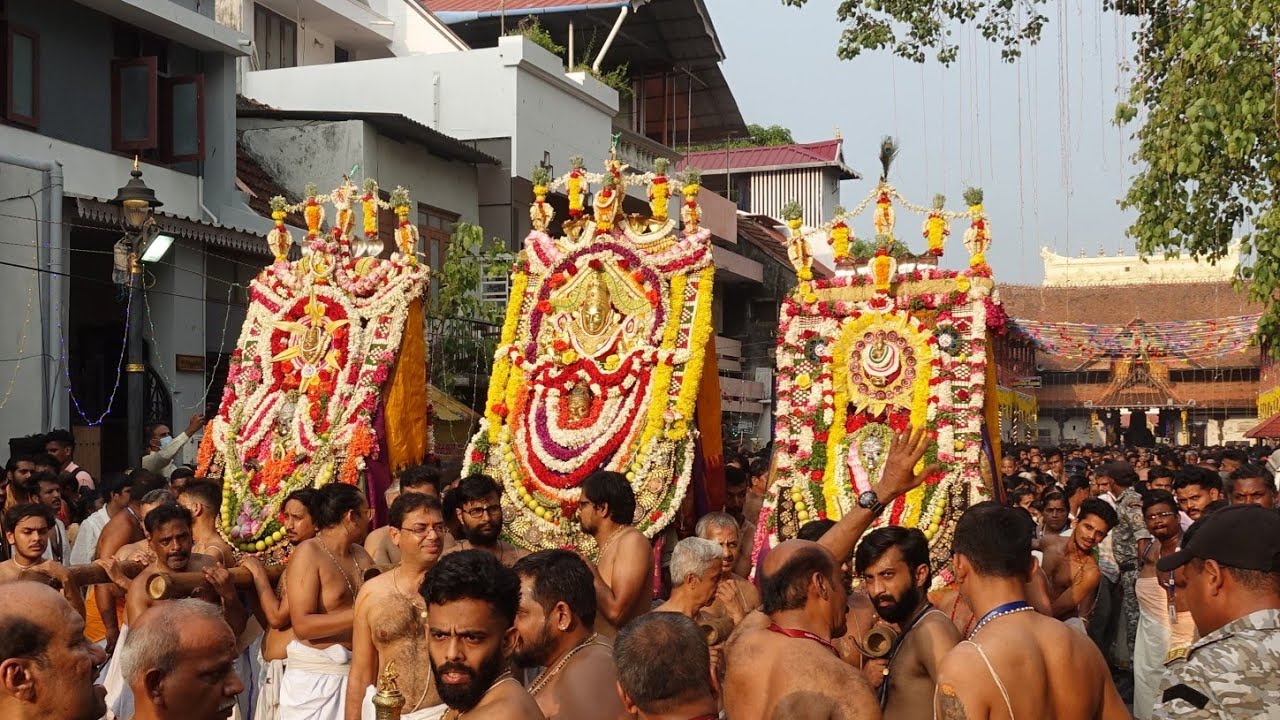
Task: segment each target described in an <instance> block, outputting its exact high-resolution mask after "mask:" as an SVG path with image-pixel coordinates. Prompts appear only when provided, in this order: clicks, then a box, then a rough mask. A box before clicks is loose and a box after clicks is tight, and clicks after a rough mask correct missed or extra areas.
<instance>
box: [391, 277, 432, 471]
mask: <svg viewBox="0 0 1280 720" xmlns="http://www.w3.org/2000/svg"><path fill="white" fill-rule="evenodd" d="M423 322H424V321H423V316H422V299H421V298H419V299H417V300H414V301H413V302H412V303H410V304H409V312H408V316H407V318H406V319H405V322H404V333H403V334H402V335H401V336H400V353H399V357H398V358H397V359H396V367H395V370H393V371H392V374H391V382H390V384H389V385H388V387H387V390H386V405H385V410H384V413H385V415H386V421H387V430H386V433H387V437H386V442H387V464H388V465H389V466H390V468H391V472H392V473H395V472H397V471H398V470H400V469H401V468H403V467H407V466H409V465H417V464H419V463H421V462H422V461H423V460H424V459H425V458H426V456H427V451H428V450H429V449H430V448H428V447H427V423H428V422H429V419H428V418H427V407H428V404H429V403H428V400H427V343H426V337H425V335H424V327H423Z"/></svg>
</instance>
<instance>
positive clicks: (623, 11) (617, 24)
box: [591, 5, 631, 73]
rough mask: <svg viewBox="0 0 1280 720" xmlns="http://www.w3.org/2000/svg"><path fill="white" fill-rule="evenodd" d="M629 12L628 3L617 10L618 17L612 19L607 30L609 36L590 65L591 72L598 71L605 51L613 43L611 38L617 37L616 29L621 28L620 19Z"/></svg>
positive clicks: (624, 18)
mask: <svg viewBox="0 0 1280 720" xmlns="http://www.w3.org/2000/svg"><path fill="white" fill-rule="evenodd" d="M629 12H631V6H630V5H623V6H622V9H621V10H619V11H618V19H617V20H614V21H613V28H612V29H610V30H609V37H607V38H605V39H604V46H603V47H601V48H600V54H599V55H597V56H596V61H595V62H594V63H592V65H591V72H595V73H598V72H600V63H602V62H604V56H605V53H607V52H609V46H610V45H613V39H614V38H616V37H618V31H619V30H621V29H622V21H623V20H626V19H627V13H629Z"/></svg>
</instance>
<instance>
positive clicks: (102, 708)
mask: <svg viewBox="0 0 1280 720" xmlns="http://www.w3.org/2000/svg"><path fill="white" fill-rule="evenodd" d="M106 660H107V654H106V653H105V652H103V650H102V648H100V647H98V646H97V645H96V644H94V643H92V642H90V641H89V640H88V639H86V638H85V636H84V618H83V617H81V616H80V614H79V613H77V612H76V611H75V610H73V609H72V608H71V604H70V603H68V602H67V601H66V598H64V597H62V595H61V594H59V593H58V591H57V590H54V589H53V588H51V587H48V586H47V585H43V584H40V583H35V582H30V581H25V580H19V581H15V582H9V583H5V584H3V585H0V718H4V719H5V720H46V719H49V718H59V719H60V720H97V718H100V717H102V715H103V714H104V713H105V712H106V711H107V705H106V702H105V700H104V697H105V696H106V690H104V689H103V688H102V686H101V685H95V684H94V679H95V678H96V677H97V674H98V666H99V665H101V664H102V663H104V662H106Z"/></svg>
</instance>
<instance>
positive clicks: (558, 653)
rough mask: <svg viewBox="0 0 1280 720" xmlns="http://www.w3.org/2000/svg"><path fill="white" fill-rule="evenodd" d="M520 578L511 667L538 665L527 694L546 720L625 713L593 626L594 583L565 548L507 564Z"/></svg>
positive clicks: (602, 718) (607, 718)
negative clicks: (539, 673)
mask: <svg viewBox="0 0 1280 720" xmlns="http://www.w3.org/2000/svg"><path fill="white" fill-rule="evenodd" d="M512 569H513V570H515V571H516V575H517V576H519V578H520V608H519V609H518V610H517V611H516V621H515V625H516V632H517V636H516V646H515V652H514V655H513V656H512V659H513V660H514V662H515V664H516V666H518V667H523V668H535V667H541V668H544V670H543V671H542V674H541V675H539V676H538V677H537V678H536V679H535V680H534V681H533V682H532V683H530V684H529V694H530V695H532V696H533V699H534V700H535V701H536V702H537V703H538V707H539V708H541V709H542V712H543V714H544V715H546V716H547V718H549V720H622V719H623V718H629V717H630V715H628V714H627V712H626V710H624V709H623V707H622V703H621V701H620V700H619V698H618V694H617V693H616V692H615V691H614V684H615V683H616V682H617V681H618V676H617V673H616V672H615V671H614V666H613V649H612V648H611V647H610V646H609V643H608V642H606V641H604V640H602V639H600V636H599V635H597V634H596V633H595V631H594V630H593V627H594V625H595V618H596V595H595V584H594V581H593V579H592V576H591V570H590V569H588V568H587V565H586V563H585V562H583V561H582V558H580V557H578V556H577V555H575V554H574V553H572V552H570V551H568V550H543V551H541V552H536V553H533V554H532V555H528V556H526V557H524V558H521V560H520V562H517V563H516V566H515V567H514V568H512Z"/></svg>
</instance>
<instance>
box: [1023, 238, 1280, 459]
mask: <svg viewBox="0 0 1280 720" xmlns="http://www.w3.org/2000/svg"><path fill="white" fill-rule="evenodd" d="M1041 255H1042V257H1043V259H1044V268H1045V282H1044V284H1043V285H1042V286H1013V285H1002V286H1001V288H1000V295H1001V300H1002V301H1003V303H1004V306H1005V308H1006V310H1007V312H1008V314H1009V318H1010V320H1009V325H1010V331H1011V333H1010V334H1011V335H1013V336H1015V337H1020V338H1021V340H1022V343H1017V342H1015V343H1014V344H1015V345H1019V344H1021V345H1023V347H1025V346H1027V345H1029V346H1030V347H1031V348H1032V350H1033V352H1034V360H1033V363H1034V372H1033V373H1024V377H1022V378H1020V380H1019V382H1018V383H1017V386H1018V389H1016V392H1017V393H1019V394H1020V395H1021V394H1029V395H1031V396H1033V397H1034V404H1033V405H1032V406H1031V408H1030V412H1032V413H1034V418H1035V428H1034V433H1033V432H1031V431H1027V432H1024V433H1020V434H1019V435H1018V436H1017V437H1015V438H1012V439H1013V440H1014V441H1022V442H1026V441H1028V440H1030V441H1031V442H1038V443H1041V444H1058V443H1063V442H1066V443H1080V444H1087V443H1092V444H1104V443H1105V444H1118V443H1124V444H1130V445H1139V446H1144V445H1152V444H1155V443H1165V444H1174V445H1184V444H1196V445H1200V444H1204V445H1223V444H1228V443H1236V442H1245V441H1247V440H1246V437H1245V434H1246V433H1247V432H1249V431H1250V430H1251V429H1252V428H1254V426H1255V425H1256V424H1257V423H1258V419H1259V416H1258V393H1259V374H1260V369H1261V366H1262V351H1261V350H1260V349H1259V348H1258V347H1257V346H1256V345H1253V344H1251V342H1250V340H1251V337H1252V335H1253V333H1254V331H1255V330H1256V329H1257V324H1258V317H1259V314H1260V313H1261V308H1260V307H1259V306H1258V305H1256V304H1254V303H1251V302H1249V301H1248V300H1247V299H1246V297H1245V296H1244V294H1243V293H1239V292H1237V291H1236V290H1235V289H1234V287H1233V286H1232V282H1231V278H1232V275H1233V273H1234V270H1235V267H1236V264H1237V262H1238V258H1239V254H1238V251H1237V250H1235V249H1233V250H1232V252H1230V253H1229V254H1228V255H1227V256H1226V257H1225V258H1224V259H1223V260H1221V261H1220V262H1219V263H1218V264H1216V265H1210V264H1208V263H1202V262H1196V261H1193V260H1190V259H1187V258H1168V259H1166V258H1159V257H1153V258H1140V257H1136V256H1132V255H1128V256H1126V255H1112V256H1108V255H1103V254H1100V255H1098V256H1095V257H1084V256H1080V257H1065V256H1062V255H1057V254H1055V253H1053V252H1051V251H1049V250H1047V249H1046V250H1043V251H1042V252H1041ZM1020 354H1021V356H1022V357H1021V358H1020V359H1023V360H1024V362H1025V357H1026V353H1025V350H1024V351H1023V352H1022V353H1020ZM1004 384H1005V383H1002V385H1004ZM1024 414H1025V413H1024ZM1022 427H1023V428H1025V427H1026V423H1025V421H1024V423H1023V425H1022Z"/></svg>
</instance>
